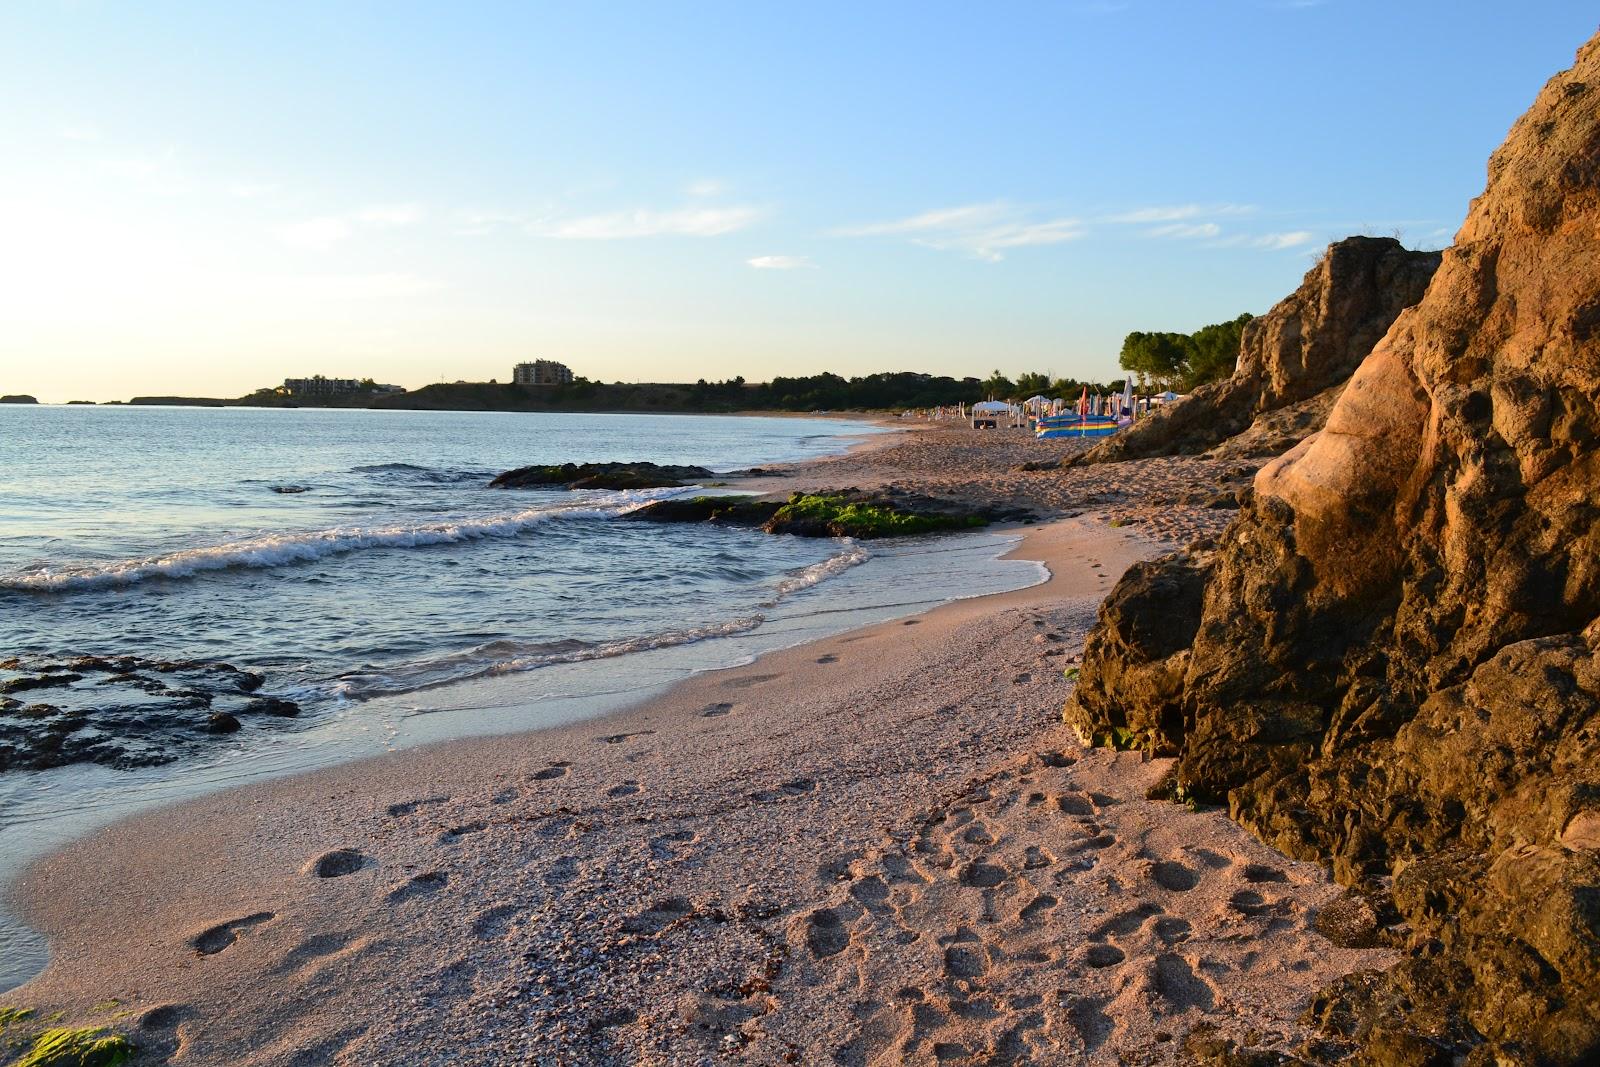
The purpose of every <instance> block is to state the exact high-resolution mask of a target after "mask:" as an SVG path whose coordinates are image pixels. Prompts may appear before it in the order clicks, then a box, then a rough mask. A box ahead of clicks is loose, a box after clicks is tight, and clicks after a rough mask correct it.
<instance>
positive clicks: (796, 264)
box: [745, 256, 816, 270]
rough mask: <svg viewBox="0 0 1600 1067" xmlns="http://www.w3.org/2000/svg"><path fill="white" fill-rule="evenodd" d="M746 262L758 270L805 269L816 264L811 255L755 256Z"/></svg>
mask: <svg viewBox="0 0 1600 1067" xmlns="http://www.w3.org/2000/svg"><path fill="white" fill-rule="evenodd" d="M745 263H747V264H748V265H750V266H752V267H754V268H755V269H756V270H805V269H807V268H810V267H815V266H816V264H815V263H812V262H811V257H810V256H753V257H751V258H750V259H747V260H745Z"/></svg>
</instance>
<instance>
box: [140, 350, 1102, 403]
mask: <svg viewBox="0 0 1600 1067" xmlns="http://www.w3.org/2000/svg"><path fill="white" fill-rule="evenodd" d="M1085 386H1087V387H1088V388H1089V389H1090V391H1092V392H1101V391H1103V392H1116V391H1120V390H1121V388H1122V383H1121V381H1120V380H1119V381H1116V382H1083V381H1079V380H1077V379H1074V378H1060V379H1053V378H1051V377H1050V376H1049V375H1046V374H1040V373H1028V374H1022V375H1019V376H1018V377H1017V378H1016V379H1015V380H1013V379H1011V378H1008V377H1006V376H1005V375H1002V374H1001V373H1000V372H999V371H995V372H994V373H992V374H991V375H989V376H988V377H987V378H977V377H962V378H955V377H949V376H946V375H934V374H921V373H917V372H914V371H892V372H881V373H877V374H867V375H863V376H860V377H854V378H846V377H843V376H841V375H838V374H832V373H828V372H824V373H821V374H813V375H809V376H806V377H797V378H788V377H781V376H780V377H774V378H773V379H771V380H770V381H766V382H748V381H746V380H745V379H744V378H743V377H735V378H730V379H728V380H725V381H715V382H712V381H706V380H705V379H701V380H699V381H697V382H692V383H689V382H681V383H680V382H600V381H591V380H589V379H588V378H585V377H582V376H580V375H575V374H573V373H572V371H571V370H570V369H568V368H567V367H566V366H565V365H564V364H560V363H556V362H554V361H550V360H537V361H535V362H533V363H519V364H517V365H516V366H515V367H514V368H513V369H512V377H511V380H510V381H506V382H501V381H493V380H491V381H487V382H467V381H457V382H438V383H436V384H433V385H425V386H422V387H421V388H418V389H405V388H402V387H401V386H398V385H383V384H381V383H379V382H377V381H375V380H373V379H371V378H362V379H357V378H330V377H326V376H324V375H314V376H312V377H309V378H286V379H284V382H283V384H282V385H279V386H269V387H265V388H261V389H257V390H255V391H254V392H252V393H249V394H247V395H245V396H241V397H231V398H229V397H199V396H136V397H134V398H132V399H131V400H129V401H127V403H128V404H131V405H137V406H158V405H159V406H180V407H262V408H297V407H300V408H377V409H382V408H394V409H400V410H414V411H629V412H651V411H656V412H677V413H731V412H739V411H795V412H808V411H903V410H907V409H916V408H935V407H943V406H954V405H956V404H961V403H971V402H972V401H974V400H981V399H983V398H985V397H1001V398H1010V397H1011V396H1012V394H1016V395H1017V396H1018V397H1021V396H1026V395H1028V394H1029V393H1035V392H1048V393H1050V394H1051V395H1073V396H1075V395H1077V394H1078V393H1079V392H1081V391H1082V389H1083V388H1084V387H1085ZM1019 390H1021V391H1020V392H1019ZM111 403H117V402H116V401H111Z"/></svg>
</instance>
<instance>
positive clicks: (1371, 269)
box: [1063, 237, 1439, 466]
mask: <svg viewBox="0 0 1600 1067" xmlns="http://www.w3.org/2000/svg"><path fill="white" fill-rule="evenodd" d="M1438 267H1439V253H1438V252H1412V251H1408V250H1407V249H1405V248H1404V247H1402V246H1401V244H1400V242H1399V241H1396V240H1395V239H1394V238H1392V237H1347V238H1345V239H1344V240H1343V241H1338V242H1335V243H1334V244H1331V245H1329V246H1328V250H1327V251H1326V252H1325V253H1324V254H1323V256H1322V258H1321V259H1320V260H1319V261H1318V262H1317V265H1316V266H1314V267H1312V268H1311V270H1309V271H1308V272H1306V276H1305V279H1304V280H1303V281H1302V282H1301V283H1300V288H1298V289H1296V290H1295V291H1294V292H1293V293H1290V294H1289V295H1288V296H1287V297H1285V298H1284V299H1283V300H1281V301H1279V302H1278V303H1277V305H1276V306H1274V307H1273V309H1272V310H1271V311H1269V312H1267V313H1266V314H1265V315H1263V316H1261V317H1260V318H1257V319H1252V320H1251V321H1250V322H1248V323H1246V324H1245V328H1244V336H1243V338H1242V339H1241V340H1240V344H1239V363H1238V365H1237V367H1236V368H1235V369H1234V372H1233V375H1232V377H1229V378H1226V379H1224V380H1222V381H1220V382H1211V383H1208V384H1206V385H1202V386H1200V387H1199V388H1197V389H1195V390H1194V392H1192V393H1191V394H1190V395H1189V396H1188V398H1187V399H1185V400H1184V401H1183V402H1182V403H1179V404H1174V405H1173V406H1172V407H1170V408H1167V409H1166V410H1164V411H1158V412H1156V413H1155V414H1154V415H1152V416H1151V417H1150V418H1149V419H1146V420H1144V421H1142V422H1140V423H1138V424H1136V425H1134V426H1133V427H1131V428H1130V429H1128V430H1127V431H1126V432H1124V433H1120V434H1117V435H1116V436H1115V437H1111V438H1107V439H1106V440H1105V441H1102V442H1101V443H1100V444H1098V445H1096V446H1095V447H1094V448H1092V449H1090V450H1089V451H1087V452H1084V453H1082V454H1080V455H1078V456H1074V457H1072V458H1071V459H1069V460H1067V461H1066V462H1065V463H1064V464H1063V465H1064V466H1074V465H1078V464H1085V463H1114V462H1117V461H1119V460H1128V459H1144V458H1147V457H1150V456H1175V455H1194V454H1198V453H1201V452H1205V451H1206V450H1208V449H1211V448H1213V447H1215V446H1217V445H1220V444H1222V443H1223V442H1225V441H1227V440H1228V439H1229V438H1233V437H1235V436H1236V435H1241V434H1243V435H1246V436H1245V439H1244V440H1242V441H1240V442H1239V443H1238V444H1237V445H1235V446H1234V447H1233V448H1231V449H1230V450H1229V451H1228V452H1227V455H1228V456H1229V457H1230V458H1246V457H1249V456H1275V455H1278V454H1279V453H1281V452H1283V451H1284V450H1285V449H1287V448H1288V447H1290V446H1291V445H1293V444H1295V443H1296V442H1298V441H1300V440H1302V439H1303V438H1305V437H1306V436H1307V435H1309V434H1311V433H1312V432H1314V431H1315V430H1317V429H1318V428H1320V427H1321V425H1322V422H1323V420H1325V419H1326V418H1327V415H1328V411H1329V410H1330V409H1331V408H1332V406H1333V402H1334V400H1335V399H1336V398H1337V396H1338V394H1339V392H1340V391H1341V390H1342V389H1343V388H1344V384H1345V382H1347V381H1349V379H1350V375H1351V373H1353V372H1354V371H1355V369H1356V366H1357V365H1358V364H1359V363H1360V362H1361V360H1362V359H1363V358H1364V357H1365V356H1366V354H1367V353H1368V352H1370V351H1372V346H1373V345H1374V344H1375V343H1376V342H1377V340H1378V338H1380V337H1382V336H1383V334H1384V331H1386V330H1387V329H1388V328H1389V326H1390V324H1392V323H1393V322H1394V320H1395V318H1396V317H1397V316H1399V314H1400V312H1401V311H1403V310H1404V309H1406V308H1408V307H1410V306H1411V305H1413V304H1415V303H1416V302H1417V301H1418V300H1420V299H1422V294H1423V292H1424V291H1425V290H1426V289H1427V287H1428V281H1429V279H1431V278H1432V277H1433V273H1434V271H1435V270H1437V269H1438Z"/></svg>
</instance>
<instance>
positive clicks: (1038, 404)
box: [1022, 396, 1050, 411]
mask: <svg viewBox="0 0 1600 1067" xmlns="http://www.w3.org/2000/svg"><path fill="white" fill-rule="evenodd" d="M1022 406H1023V407H1024V408H1026V409H1027V410H1029V411H1043V410H1044V409H1045V408H1047V407H1049V406H1050V398H1049V397H1047V396H1030V397H1029V398H1028V399H1026V400H1024V401H1023V402H1022Z"/></svg>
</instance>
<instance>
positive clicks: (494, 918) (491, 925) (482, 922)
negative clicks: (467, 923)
mask: <svg viewBox="0 0 1600 1067" xmlns="http://www.w3.org/2000/svg"><path fill="white" fill-rule="evenodd" d="M522 910H523V909H522V908H521V907H520V906H519V905H516V904H497V905H495V906H494V907H492V908H490V909H488V910H487V911H483V912H479V913H478V917H477V918H476V919H474V920H472V933H473V936H474V937H476V938H477V939H478V940H480V941H496V940H499V939H500V938H501V937H503V936H505V932H506V929H507V928H508V927H510V925H511V920H512V919H514V918H516V917H517V916H518V915H520V914H522Z"/></svg>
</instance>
